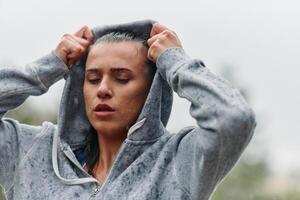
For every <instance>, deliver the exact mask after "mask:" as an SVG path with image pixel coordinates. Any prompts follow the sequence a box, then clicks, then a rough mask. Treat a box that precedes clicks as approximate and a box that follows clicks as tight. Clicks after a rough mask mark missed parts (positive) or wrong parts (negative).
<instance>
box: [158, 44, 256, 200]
mask: <svg viewBox="0 0 300 200" xmlns="http://www.w3.org/2000/svg"><path fill="white" fill-rule="evenodd" d="M157 68H158V70H159V72H160V74H161V75H162V77H163V78H164V79H165V80H166V81H167V82H168V84H169V85H170V86H171V88H172V89H173V91H175V92H176V93H177V94H178V95H179V96H180V97H182V98H185V99H187V100H188V101H189V102H191V106H190V114H191V116H192V117H193V118H194V119H195V120H196V121H197V125H198V127H193V128H185V129H183V130H181V131H180V133H179V134H178V135H180V136H179V137H180V139H179V142H178V143H177V147H176V153H175V172H176V176H177V179H178V181H179V182H180V183H181V185H182V186H183V188H184V189H185V190H186V191H187V192H189V193H190V195H191V197H192V198H193V199H198V198H199V197H200V196H201V195H202V194H210V193H211V192H213V190H214V188H215V186H216V185H217V183H218V182H220V181H221V179H222V178H223V177H224V176H225V175H226V174H227V173H228V172H229V170H230V169H231V168H232V167H233V166H234V164H235V163H236V162H237V160H238V159H239V157H240V155H241V153H242V151H243V150H244V148H245V147H246V146H247V145H248V143H249V141H250V139H251V138H252V135H253V131H254V128H255V126H256V121H255V116H254V113H253V111H252V109H251V108H250V107H249V106H248V104H247V103H246V101H245V99H244V98H243V97H242V95H241V94H240V92H239V91H238V90H237V89H235V88H233V87H232V86H231V85H230V84H229V83H228V82H227V81H226V80H224V79H222V78H220V77H218V76H216V75H214V74H213V73H212V72H210V71H209V70H208V69H207V68H206V67H205V65H204V64H203V62H202V61H200V60H197V59H190V58H189V57H188V56H187V55H186V53H185V52H184V50H183V49H182V48H169V49H167V50H165V51H164V52H163V53H162V54H160V56H159V57H158V60H157ZM207 191H210V192H207ZM201 197H203V196H201ZM203 198H209V197H203Z"/></svg>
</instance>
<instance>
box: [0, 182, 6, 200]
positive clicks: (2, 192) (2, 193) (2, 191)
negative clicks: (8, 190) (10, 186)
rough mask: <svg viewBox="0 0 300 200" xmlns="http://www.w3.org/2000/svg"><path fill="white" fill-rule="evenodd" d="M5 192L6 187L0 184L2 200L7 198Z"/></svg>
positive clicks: (0, 197) (0, 199)
mask: <svg viewBox="0 0 300 200" xmlns="http://www.w3.org/2000/svg"><path fill="white" fill-rule="evenodd" d="M5 199H6V198H5V194H4V189H3V188H2V186H1V185H0V200H5Z"/></svg>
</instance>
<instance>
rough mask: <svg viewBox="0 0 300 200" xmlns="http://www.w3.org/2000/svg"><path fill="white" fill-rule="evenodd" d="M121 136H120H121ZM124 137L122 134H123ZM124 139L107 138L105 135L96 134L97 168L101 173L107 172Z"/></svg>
mask: <svg viewBox="0 0 300 200" xmlns="http://www.w3.org/2000/svg"><path fill="white" fill-rule="evenodd" d="M121 135H122V134H121ZM123 135H124V134H123ZM124 140H125V138H123V137H121V138H115V137H113V138H112V137H109V136H107V135H105V134H103V133H102V134H100V133H98V147H99V152H100V153H99V160H98V166H97V168H100V169H101V171H104V172H108V171H109V169H110V167H111V165H112V163H113V161H114V159H115V157H116V155H117V153H118V150H119V148H120V147H121V145H122V143H123V141H124Z"/></svg>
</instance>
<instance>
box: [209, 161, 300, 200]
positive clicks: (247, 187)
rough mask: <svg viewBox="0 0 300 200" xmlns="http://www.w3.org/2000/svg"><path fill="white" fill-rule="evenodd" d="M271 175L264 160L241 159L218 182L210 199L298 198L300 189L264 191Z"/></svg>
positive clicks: (282, 199)
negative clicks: (248, 160) (249, 160)
mask: <svg viewBox="0 0 300 200" xmlns="http://www.w3.org/2000/svg"><path fill="white" fill-rule="evenodd" d="M270 176H271V173H270V170H269V167H268V165H267V164H266V162H264V161H259V162H256V163H249V162H247V161H246V160H245V159H244V160H241V161H240V162H239V163H238V164H237V165H236V166H235V167H234V168H233V170H232V171H231V172H230V173H229V174H228V175H227V176H226V177H225V179H224V180H223V181H222V182H221V183H220V184H219V187H218V188H217V189H216V191H215V192H214V194H213V196H212V200H299V199H300V191H299V190H295V189H293V188H287V189H286V190H285V191H284V192H283V193H279V194H278V192H277V191H273V193H270V192H267V191H266V186H267V185H266V180H267V178H268V177H270Z"/></svg>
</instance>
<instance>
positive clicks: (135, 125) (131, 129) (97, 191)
mask: <svg viewBox="0 0 300 200" xmlns="http://www.w3.org/2000/svg"><path fill="white" fill-rule="evenodd" d="M145 120H146V118H144V119H142V120H141V121H139V122H137V123H136V124H134V125H133V126H132V127H130V129H129V130H128V135H130V134H131V133H132V132H134V131H136V130H137V129H139V128H140V127H141V126H143V125H144V122H145ZM127 137H128V136H127ZM126 140H127V138H126V139H125V140H124V141H123V143H122V145H121V147H120V148H119V150H118V153H117V156H116V158H115V159H114V161H113V164H112V167H111V168H110V170H109V172H108V174H107V177H106V178H105V180H104V182H103V183H102V185H101V186H100V187H99V185H98V187H99V190H97V188H98V187H97V188H96V189H95V190H94V193H93V194H97V193H99V192H100V191H103V189H104V187H105V186H106V185H107V182H108V181H109V180H110V178H111V176H112V175H111V174H112V172H113V169H114V168H115V165H116V162H117V160H119V157H120V153H121V152H122V151H123V149H124V148H125V144H126Z"/></svg>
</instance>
